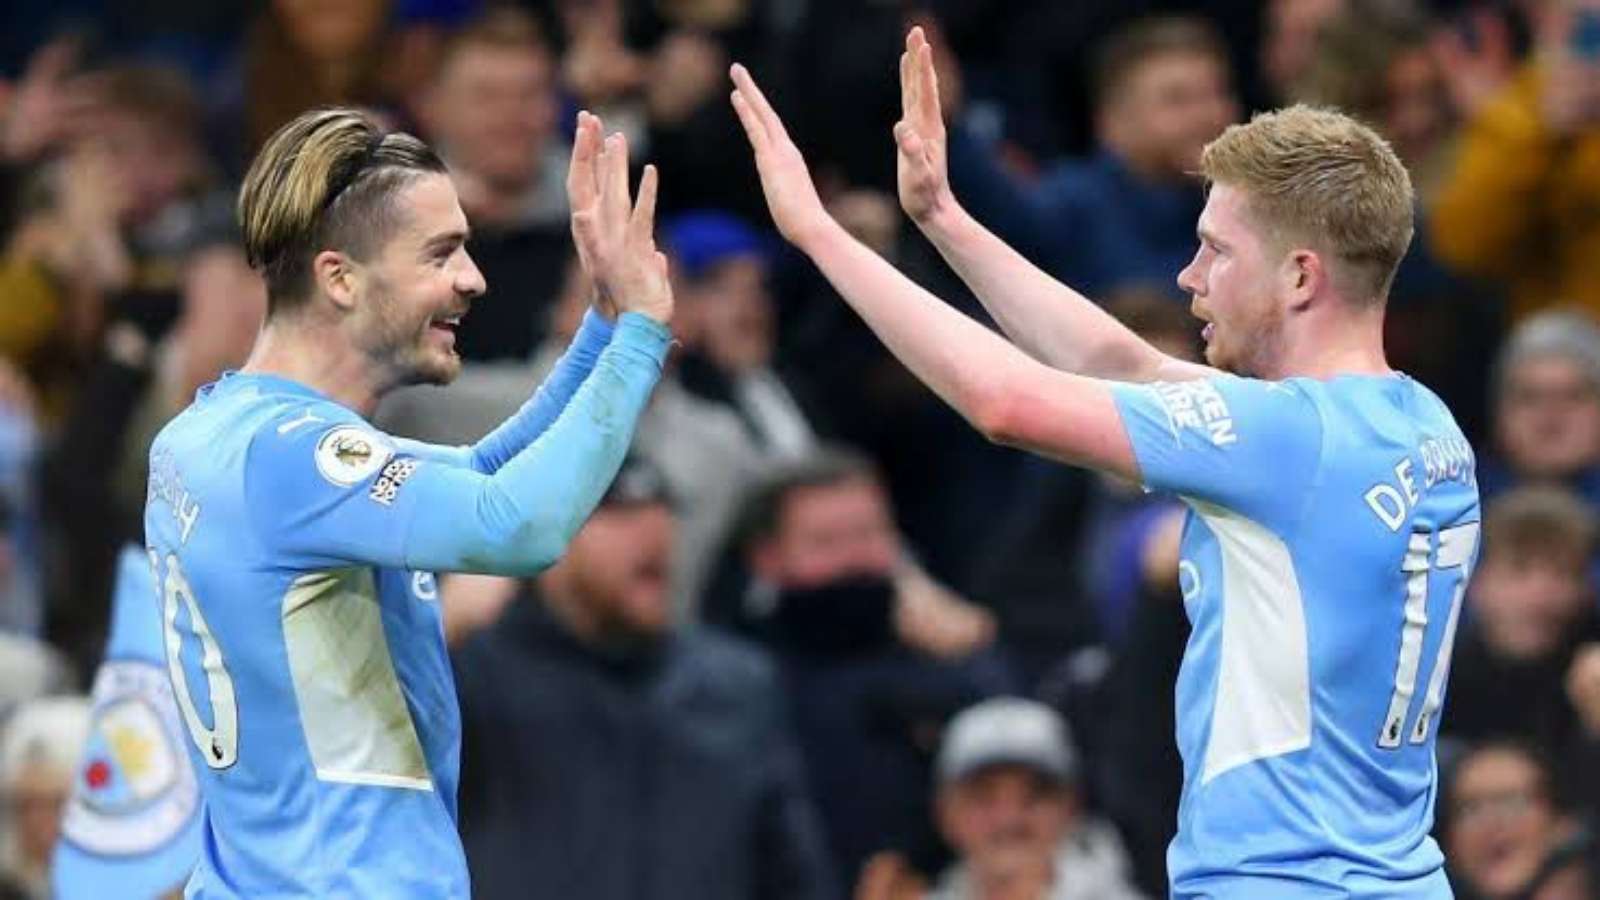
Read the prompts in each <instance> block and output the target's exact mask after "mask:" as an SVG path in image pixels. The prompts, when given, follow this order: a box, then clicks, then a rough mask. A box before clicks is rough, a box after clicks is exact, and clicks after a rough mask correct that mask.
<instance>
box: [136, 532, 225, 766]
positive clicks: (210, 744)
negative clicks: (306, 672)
mask: <svg viewBox="0 0 1600 900" xmlns="http://www.w3.org/2000/svg"><path fill="white" fill-rule="evenodd" d="M149 553H150V571H151V572H152V573H153V574H154V575H155V580H156V600H157V602H158V603H159V604H160V607H161V622H162V629H161V630H162V634H163V635H164V639H165V641H166V645H167V671H168V672H169V673H170V674H171V677H172V695H173V696H174V697H175V698H177V701H178V710H179V711H180V712H182V713H183V723H184V724H185V725H187V726H188V728H189V737H191V738H193V739H194V745H195V746H196V747H199V748H200V755H201V757H203V758H204V759H205V761H206V765H208V766H210V767H211V768H213V769H226V768H228V767H229V766H231V765H233V764H234V763H235V762H236V761H237V760H238V759H239V703H238V700H237V698H236V697H235V696H234V693H233V676H231V675H229V674H228V667H227V665H226V664H225V663H223V661H222V648H221V647H219V646H217V639H216V638H215V637H213V636H212V634H211V627H210V626H209V625H207V624H206V618H205V616H203V615H201V613H200V604H199V603H198V602H196V600H195V597H194V590H193V589H191V588H190V587H189V579H187V578H185V577H184V575H183V566H181V565H179V564H178V557H177V554H174V553H168V554H167V559H166V569H167V572H166V577H165V578H163V577H162V575H161V558H160V555H159V554H157V553H156V551H155V550H153V549H152V550H149ZM179 604H182V605H183V606H184V607H186V608H187V609H188V610H189V630H190V632H192V633H193V634H194V636H195V637H196V638H198V639H199V641H200V667H201V668H202V669H203V670H205V673H206V689H207V691H208V692H209V693H210V694H211V727H210V728H207V727H206V725H205V723H204V722H202V721H200V713H199V712H198V711H197V710H196V709H195V706H194V696H193V695H192V694H191V693H190V692H189V678H188V675H187V674H186V673H185V671H184V668H183V656H182V654H183V635H181V634H179V633H178V606H179Z"/></svg>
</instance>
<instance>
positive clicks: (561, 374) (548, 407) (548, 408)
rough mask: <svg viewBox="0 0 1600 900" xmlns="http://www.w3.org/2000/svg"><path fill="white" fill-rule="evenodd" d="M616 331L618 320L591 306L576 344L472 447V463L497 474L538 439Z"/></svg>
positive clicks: (470, 451) (470, 449)
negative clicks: (530, 393) (525, 398)
mask: <svg viewBox="0 0 1600 900" xmlns="http://www.w3.org/2000/svg"><path fill="white" fill-rule="evenodd" d="M615 330H616V326H615V324H614V323H612V322H611V321H610V320H609V319H607V318H606V317H605V316H604V315H602V314H601V313H600V312H599V310H596V309H594V308H592V307H591V308H590V309H589V311H588V312H587V313H585V314H584V317H583V324H582V325H581V326H579V328H578V333H577V334H576V335H574V336H573V338H572V343H571V344H569V345H567V350H566V352H565V353H563V354H561V358H560V359H559V360H557V361H556V364H555V367H554V368H553V369H551V370H550V374H549V375H548V376H546V378H545V380H544V383H543V384H541V385H539V388H538V390H536V391H534V393H533V396H532V397H529V398H528V401H527V402H526V403H524V404H522V408H521V409H519V410H517V412H516V414H514V415H512V416H511V417H510V418H508V419H506V420H505V421H504V422H502V423H500V425H499V426H497V427H496V428H495V429H494V430H493V431H491V432H489V433H488V434H486V435H484V436H483V438H482V439H481V440H479V441H478V442H477V443H476V444H473V445H472V447H470V448H469V453H468V459H467V463H468V465H470V466H471V467H472V468H473V469H474V470H476V471H478V472H481V473H483V474H485V475H493V474H494V473H495V472H497V471H499V469H500V467H501V466H503V465H505V463H506V461H507V460H509V459H511V458H512V457H513V456H516V455H517V453H518V452H520V451H521V450H522V448H523V447H526V446H528V445H529V444H531V443H533V442H534V441H536V440H538V439H539V435H541V434H544V432H545V429H547V428H549V427H550V423H552V422H554V421H555V420H556V417H558V416H560V415H561V411H562V410H564V409H566V408H567V403H568V402H570V401H571V400H572V395H573V394H575V393H577V391H578V388H579V387H581V386H582V385H583V382H584V379H586V378H588V377H589V373H590V372H592V371H594V364H595V361H596V360H598V359H599V358H600V353H601V351H603V350H605V349H606V345H607V344H609V343H611V335H612V333H613V332H614V331H615Z"/></svg>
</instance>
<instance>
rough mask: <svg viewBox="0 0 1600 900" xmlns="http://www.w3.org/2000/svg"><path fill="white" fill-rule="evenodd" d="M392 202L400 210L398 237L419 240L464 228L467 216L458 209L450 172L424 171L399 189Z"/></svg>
mask: <svg viewBox="0 0 1600 900" xmlns="http://www.w3.org/2000/svg"><path fill="white" fill-rule="evenodd" d="M396 200H397V201H398V202H397V203H396V204H395V205H396V208H397V209H398V210H399V212H400V217H399V225H400V228H399V230H398V231H397V232H396V233H395V237H396V238H397V239H398V240H405V241H411V242H413V243H420V242H423V241H427V240H430V239H432V238H434V237H437V236H438V235H441V234H446V233H449V232H452V231H461V232H465V231H466V230H467V216H466V213H463V212H462V211H461V202H460V200H459V199H458V198H457V197H456V188H455V185H454V184H453V183H451V181H450V176H448V175H444V174H441V173H437V172H428V173H426V174H424V175H420V176H418V177H416V178H413V179H412V180H411V181H410V182H409V183H408V184H406V186H405V187H402V188H401V189H400V195H399V197H397V198H396Z"/></svg>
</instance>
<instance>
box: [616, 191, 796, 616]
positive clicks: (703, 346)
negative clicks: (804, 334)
mask: <svg viewBox="0 0 1600 900" xmlns="http://www.w3.org/2000/svg"><path fill="white" fill-rule="evenodd" d="M665 238H666V241H665V243H666V245H667V248H668V251H669V253H670V254H671V256H672V259H673V265H674V274H675V276H676V277H677V279H678V296H679V297H680V298H681V302H680V305H679V307H678V315H679V318H678V319H677V324H676V325H675V333H676V335H677V337H678V340H679V341H680V343H681V347H682V349H681V350H680V351H679V353H678V354H677V355H675V356H674V358H673V359H674V363H675V365H676V369H675V371H674V372H673V373H672V375H671V377H669V378H665V379H663V380H662V383H661V384H660V385H659V386H658V387H657V389H656V390H657V393H656V396H655V397H654V398H653V399H652V403H651V407H650V409H649V410H648V411H647V412H646V414H645V417H644V419H643V420H642V421H641V422H640V424H639V435H638V445H639V447H640V449H641V452H643V453H644V454H646V455H648V456H649V457H650V458H651V459H652V460H653V461H654V462H655V463H656V464H657V465H659V466H660V467H661V469H662V471H663V472H664V473H665V474H666V477H667V479H668V480H669V481H670V482H671V484H672V486H673V491H674V493H675V494H676V495H677V496H678V497H680V498H682V500H681V504H682V505H681V507H680V512H681V514H682V516H683V518H682V522H683V530H682V538H681V542H680V544H679V547H680V551H679V555H678V557H677V558H676V559H675V560H674V563H673V595H674V597H675V598H676V603H677V605H678V607H679V609H682V610H687V611H694V609H695V607H696V605H697V604H698V602H699V601H700V599H701V598H702V596H703V593H704V590H705V588H706V584H707V580H708V578H709V577H710V570H711V568H712V566H713V565H714V563H715V558H716V555H717V553H718V552H719V551H720V550H721V549H722V547H723V544H724V542H725V541H726V539H727V534H728V529H729V527H730V526H731V525H732V522H733V518H734V516H735V515H736V514H737V513H738V505H739V502H740V500H741V499H742V497H743V496H744V494H745V492H747V491H748V490H749V489H750V488H751V487H752V486H753V485H754V484H755V483H756V481H757V480H758V479H759V478H760V477H761V476H762V475H763V473H764V472H765V471H766V470H767V469H768V468H769V467H770V466H771V465H773V464H776V463H780V462H784V461H793V460H795V459H798V458H801V457H802V456H804V455H806V454H807V453H809V452H810V451H811V450H812V449H814V448H815V446H816V443H817V435H816V430H815V429H814V428H813V426H812V418H811V415H810V414H809V412H808V409H809V408H810V407H808V406H805V405H802V403H801V401H800V399H799V398H798V397H797V393H798V394H799V395H800V396H802V397H803V396H804V392H803V390H802V391H796V390H793V389H792V388H791V385H792V384H793V383H794V382H793V379H792V376H790V375H789V374H788V373H787V372H785V373H784V374H781V375H780V374H779V373H778V372H777V371H776V370H775V369H774V360H773V354H774V350H775V345H776V341H777V332H776V311H775V309H774V308H773V301H772V298H771V296H770V295H769V294H768V291H767V279H768V277H769V272H770V259H769V255H770V252H771V248H770V247H769V246H768V245H767V243H766V239H765V237H764V236H762V235H760V234H758V233H757V232H756V231H755V229H753V228H751V227H750V226H749V225H748V224H746V223H745V222H744V221H742V220H740V219H739V218H737V217H735V216H732V215H729V214H725V213H719V212H713V211H700V212H695V213H688V214H685V215H682V216H679V217H677V218H676V219H673V220H670V221H668V222H667V223H666V229H665Z"/></svg>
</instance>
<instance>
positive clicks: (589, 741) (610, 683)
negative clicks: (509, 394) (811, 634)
mask: <svg viewBox="0 0 1600 900" xmlns="http://www.w3.org/2000/svg"><path fill="white" fill-rule="evenodd" d="M675 531H676V522H675V515H674V513H673V510H672V507H671V506H670V505H669V503H668V500H667V488H666V482H665V479H664V478H663V476H662V475H661V473H660V472H659V471H658V470H657V469H656V468H655V467H653V466H652V465H650V464H649V463H647V462H645V461H643V460H641V459H639V458H637V457H635V458H633V459H630V460H629V461H628V462H627V463H626V464H625V465H624V466H623V468H622V471H621V472H620V473H619V475H618V476H617V479H616V481H615V483H614V485H613V487H612V489H611V490H610V492H609V493H608V494H607V496H606V497H605V499H604V500H603V501H602V502H601V505H600V507H599V509H597V510H596V511H595V513H594V515H593V516H592V517H591V518H590V519H589V521H588V522H587V523H586V524H585V525H584V527H583V529H582V530H581V531H580V532H579V533H578V535H577V536H576V537H575V538H574V539H573V541H572V544H571V547H570V549H569V550H568V552H567V554H566V556H565V557H564V558H563V559H562V560H561V561H560V562H559V563H558V564H557V565H555V566H554V567H552V568H551V569H549V570H547V571H546V572H544V573H543V574H541V575H540V576H539V578H538V580H537V582H536V583H535V584H533V585H530V586H529V587H528V590H527V592H526V593H525V594H524V595H523V596H519V597H517V598H516V599H515V600H514V601H513V602H512V604H511V605H510V607H509V608H508V609H507V610H506V611H505V613H504V614H503V615H502V616H501V618H500V620H499V622H498V623H496V624H495V625H494V626H493V627H491V628H489V629H488V630H487V631H485V632H482V633H480V634H479V635H477V636H475V637H474V638H472V639H470V640H469V641H468V642H467V644H466V645H465V646H464V647H463V648H462V649H461V650H460V651H459V652H458V654H457V657H456V672H457V674H456V678H457V681H458V687H459V691H460V695H461V705H462V727H463V733H464V737H463V750H462V754H463V757H462V767H461V770H462V785H461V823H462V839H463V842H464V843H465V845H466V850H467V859H468V860H469V863H470V865H471V867H472V882H473V895H474V896H476V897H481V898H495V897H527V896H539V897H561V898H563V900H590V898H593V900H624V898H626V900H650V898H661V900H678V898H685V897H694V898H697V900H768V898H774V900H783V898H794V900H801V898H805V900H811V898H830V897H835V896H837V893H836V891H835V889H834V888H833V884H832V881H831V878H832V876H831V872H830V871H829V869H828V866H827V861H826V856H825V854H824V851H823V844H822V838H821V834H820V831H819V829H818V825H817V817H816V813H815V811H814V809H813V807H812V804H811V801H810V799H809V798H808V797H807V795H806V793H805V790H804V787H803V785H804V779H803V777H802V773H801V769H800V761H799V755H798V753H797V751H796V748H795V745H794V742H793V740H792V738H791V737H790V733H789V731H788V728H787V726H786V724H785V719H784V704H783V701H782V697H781V695H780V694H779V688H778V683H777V678H776V674H775V672H774V669H773V667H772V665H771V663H770V662H769V661H768V659H767V658H766V657H765V656H764V655H763V654H762V653H760V652H759V651H758V650H756V649H755V648H753V647H750V646H747V645H745V644H743V643H740V642H738V641H736V640H734V639H732V638H728V637H723V636H720V635H717V634H714V633H712V632H709V631H706V630H703V629H700V628H696V627H692V626H675V625H674V624H673V617H672V615H671V610H670V608H669V605H668V602H667V572H668V564H669V561H670V558H671V554H672V548H673V537H674V532H675Z"/></svg>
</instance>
